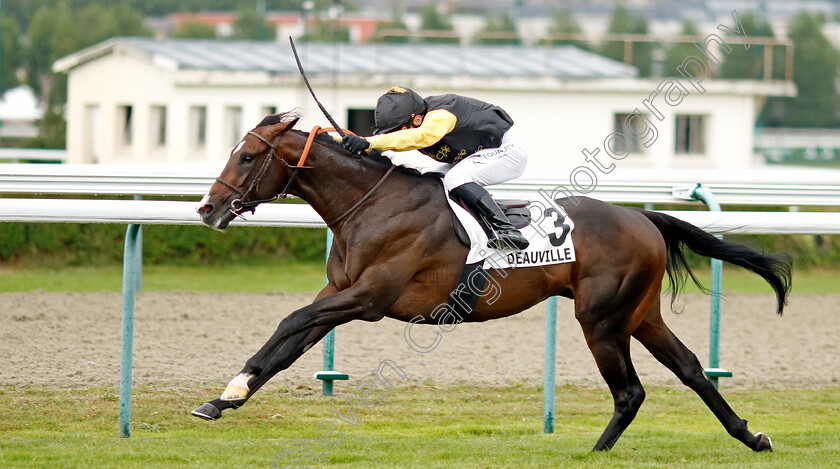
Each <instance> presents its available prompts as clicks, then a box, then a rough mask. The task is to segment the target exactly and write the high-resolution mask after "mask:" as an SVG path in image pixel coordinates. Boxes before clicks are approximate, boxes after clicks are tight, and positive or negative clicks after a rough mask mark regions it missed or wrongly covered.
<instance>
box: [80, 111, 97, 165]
mask: <svg viewBox="0 0 840 469" xmlns="http://www.w3.org/2000/svg"><path fill="white" fill-rule="evenodd" d="M98 130H99V106H98V105H96V104H88V105H87V106H85V135H84V138H85V154H84V157H83V160H82V162H83V163H99V145H100V143H99V132H98Z"/></svg>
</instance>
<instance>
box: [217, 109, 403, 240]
mask: <svg viewBox="0 0 840 469" xmlns="http://www.w3.org/2000/svg"><path fill="white" fill-rule="evenodd" d="M335 130H336V129H335V128H332V127H326V128H321V127H320V126H317V125H316V126H315V127H313V128H312V131H311V132H309V136H308V137H307V138H306V144H305V145H304V146H303V151H302V152H301V155H300V159H299V160H298V162H297V164H296V165H294V166H292V165H290V164H289V163H287V162H286V160H284V159H283V158H280V157H278V156H277V145H275V144H274V143H273V142H271V141H269V140H268V139H267V138H265V137H263V136H262V135H260V134H258V133H256V132H254V131H253V130H249V131H248V135H253V136H254V137H257V138H258V139H260V140H261V141H262V142H263V143H265V144H266V145H268V147H269V148H271V150H270V151H269V152H268V155H267V156H266V158H265V161H263V164H262V165H261V166H260V169H259V170H258V171H257V175H256V176H255V177H254V179H252V180H251V184H249V185H248V189H246V190H245V192H242V191H241V190H240V189H239V188H238V187H236V186H234V185H233V184H231V183H229V182H227V181H225V180H224V179H222V178H221V177H217V178H216V182H218V183H219V184H221V185H223V186H225V187H227V188H228V189H230V190H231V191H233V193H235V194H237V195H239V197H237V198H235V199H233V200H232V201H231V202H230V208H229V210H230V211H231V213H233V214H234V215H235V216H237V217H242V213H244V212H251V213H252V214H253V213H255V211H256V208H257V205H259V204H262V203H265V202H273V201H275V200H279V199H283V198H286V197H287V196H288V195H289V193H288V191H289V187H291V185H292V182H293V181H294V180H295V177H297V175H298V172H299V171H300V170H301V169H312V166H304V163H305V162H306V158H307V157H308V156H309V150H310V149H311V148H312V142H314V141H315V137H317V136H318V135H321V134H323V133H326V132H333V131H335ZM342 130H343V132H345V133H349V134H353V132H351V131H349V130H346V129H342ZM353 135H355V134H353ZM275 158H276V159H277V160H278V161H280V162H281V163H282V164H284V165H286V166H287V167H289V168H291V169H292V175H291V176H289V180H288V181H286V186H285V187H283V190H282V191H280V192H279V193H278V194H275V195H273V196H271V197H269V198H267V199H260V200H248V201H245V200H244V199H245V198H246V197H247V196H248V195H249V194H251V192H253V191H254V190H255V189H256V188H257V186H259V184H260V182H261V181H262V178H263V176H265V174H266V173H267V172H268V168H269V167H270V166H271V162H272V161H273V160H274V159H275ZM394 168H395V166H393V165H391V167H390V168H388V170H387V171H386V172H385V174H384V175H383V176H382V177H381V178H380V179H379V181H378V182H377V183H376V184H375V185H374V186H373V187H372V188H371V189H370V190H369V191H368V192H367V193H366V194H365V195H364V196H362V198H361V199H359V200H358V201H357V202H356V203H355V204H354V205H353V206H352V207H350V208H349V209H348V210H346V211H345V212H344V213H342V214H341V215H339V216H338V217H336V219H335V220H333V221H331V222H329V223H327V226H334V225H335V224H336V223H338V222H339V221H341V220H342V219H344V218H346V217H347V215H350V214H351V213H353V212H354V211H355V210H356V209H357V208H359V207H360V206H361V205H362V204H363V203H364V202H365V201H366V200H367V199H368V198H370V196H371V195H373V193H374V192H375V191H376V189H378V188H379V186H381V185H382V183H383V182H385V179H386V178H387V177H388V176H389V175H390V174H391V172H392V171H393V170H394ZM249 174H250V173H249Z"/></svg>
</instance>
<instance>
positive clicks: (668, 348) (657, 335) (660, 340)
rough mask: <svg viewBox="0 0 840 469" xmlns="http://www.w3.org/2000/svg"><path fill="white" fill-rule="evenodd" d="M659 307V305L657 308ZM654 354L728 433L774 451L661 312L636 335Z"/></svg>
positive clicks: (754, 446) (749, 444) (756, 448)
mask: <svg viewBox="0 0 840 469" xmlns="http://www.w3.org/2000/svg"><path fill="white" fill-rule="evenodd" d="M657 307H658V305H657ZM633 337H635V338H636V339H638V340H639V342H641V343H642V345H644V346H645V348H647V349H648V350H649V351H650V353H651V354H652V355H653V356H654V357H655V358H656V359H657V360H659V362H660V363H662V364H663V365H665V366H666V367H667V368H668V369H670V370H671V371H673V372H674V374H675V375H677V377H678V378H679V379H680V381H682V382H683V383H684V384H685V385H686V386H688V387H689V388H691V389H692V390H693V391H694V392H696V393H697V395H699V396H700V398H701V399H703V402H705V403H706V405H707V406H708V407H709V410H711V411H712V413H713V414H715V417H717V418H718V420H720V423H721V424H723V426H724V428H726V431H727V432H728V433H729V434H730V435H731V436H732V437H734V438H735V439H737V440H738V441H740V442H742V443H743V444H745V445H747V447H749V448H750V449H752V450H754V451H773V443H772V442H771V441H770V438H768V437H767V435H764V434H762V433H757V434H755V435H753V434H752V433H751V432H750V431H749V430H748V429H747V421H746V420H743V419H741V418H740V417H738V415H737V414H735V411H733V410H732V408H731V407H729V404H728V403H727V402H726V400H724V398H723V396H721V395H720V392H718V390H717V389H716V388H715V386H714V385H713V384H712V382H711V381H710V380H709V378H708V377H707V376H706V374H705V373H704V372H703V366H702V365H701V364H700V361H699V360H697V356H696V355H694V353H692V352H691V350H689V349H688V347H686V346H685V345H683V343H682V342H680V340H679V339H678V338H677V337H676V336H675V335H674V333H673V332H671V330H670V329H669V328H668V326H666V325H665V323H664V322H663V321H662V317H661V316H660V313H659V310H658V309H657V310H655V311H651V312H650V313H648V316H647V317H646V318H645V320H644V321H643V322H642V324H641V325H640V326H639V327H638V329H636V331H635V332H634V333H633Z"/></svg>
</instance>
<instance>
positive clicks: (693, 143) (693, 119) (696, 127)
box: [674, 115, 706, 155]
mask: <svg viewBox="0 0 840 469" xmlns="http://www.w3.org/2000/svg"><path fill="white" fill-rule="evenodd" d="M674 151H675V153H676V154H678V155H685V154H695V155H702V154H704V153H706V117H705V116H694V115H678V116H677V138H676V147H675V148H674Z"/></svg>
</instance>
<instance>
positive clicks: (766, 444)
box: [755, 432, 773, 452]
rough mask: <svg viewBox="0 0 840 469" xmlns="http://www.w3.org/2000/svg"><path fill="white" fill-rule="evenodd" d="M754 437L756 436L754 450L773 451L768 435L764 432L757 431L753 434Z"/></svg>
mask: <svg viewBox="0 0 840 469" xmlns="http://www.w3.org/2000/svg"><path fill="white" fill-rule="evenodd" d="M755 436H756V438H758V446H756V448H755V451H756V452H758V451H773V442H772V441H770V437H769V436H767V435H765V434H764V433H761V432H758V433H756V434H755Z"/></svg>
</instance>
